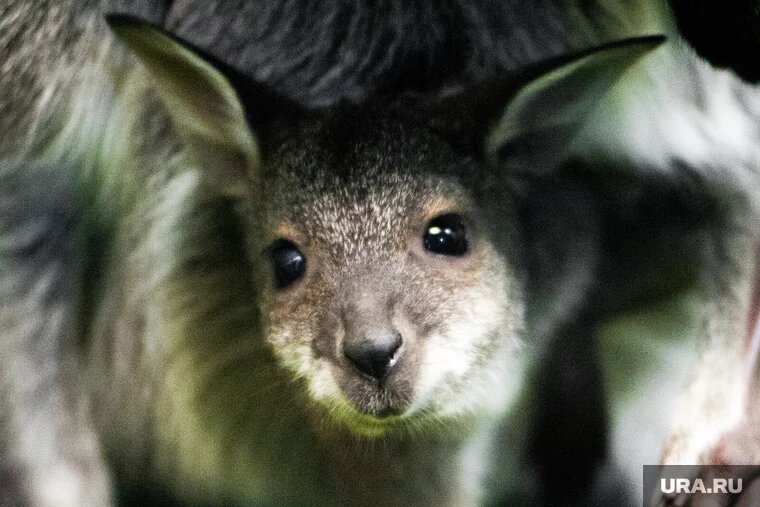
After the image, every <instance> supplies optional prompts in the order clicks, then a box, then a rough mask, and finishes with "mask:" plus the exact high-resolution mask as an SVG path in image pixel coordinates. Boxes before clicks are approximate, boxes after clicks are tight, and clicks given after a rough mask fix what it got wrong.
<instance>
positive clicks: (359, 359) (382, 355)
mask: <svg viewBox="0 0 760 507" xmlns="http://www.w3.org/2000/svg"><path fill="white" fill-rule="evenodd" d="M400 346H401V335H400V334H399V333H398V332H390V333H381V334H378V335H375V336H365V337H363V338H361V339H358V340H347V341H345V342H344V343H343V354H345V356H346V357H347V358H348V360H349V361H351V363H352V364H353V365H354V366H355V367H356V369H358V370H359V371H360V372H362V373H364V374H366V375H369V376H370V377H372V378H374V379H377V380H380V379H382V378H383V377H384V376H385V374H386V373H388V370H389V369H390V368H391V366H393V365H394V364H395V362H396V360H397V359H398V358H397V357H396V355H397V354H396V352H397V351H398V349H399V347H400Z"/></svg>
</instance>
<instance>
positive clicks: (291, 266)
mask: <svg viewBox="0 0 760 507" xmlns="http://www.w3.org/2000/svg"><path fill="white" fill-rule="evenodd" d="M266 253H267V256H268V257H269V260H270V261H271V262H272V269H273V270H274V285H275V287H276V288H277V289H285V288H287V287H289V286H290V285H292V284H293V283H295V282H296V281H297V280H298V279H299V278H301V277H302V276H303V275H304V273H305V272H306V257H305V256H304V255H303V254H302V253H301V251H300V250H299V249H298V247H297V246H296V245H295V244H294V243H292V242H291V241H288V240H287V239H278V240H276V241H275V242H274V243H272V244H271V245H270V246H269V248H267V249H266Z"/></svg>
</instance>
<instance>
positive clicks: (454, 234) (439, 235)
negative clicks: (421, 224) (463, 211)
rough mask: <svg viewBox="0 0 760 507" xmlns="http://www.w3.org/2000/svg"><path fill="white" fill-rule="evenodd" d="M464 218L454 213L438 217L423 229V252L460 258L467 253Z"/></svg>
mask: <svg viewBox="0 0 760 507" xmlns="http://www.w3.org/2000/svg"><path fill="white" fill-rule="evenodd" d="M464 222H465V221H464V218H463V217H461V216H460V215H457V214H455V213H447V214H445V215H439V216H437V217H435V218H434V219H432V220H431V221H430V222H429V223H428V224H427V227H425V235H424V236H423V238H422V241H423V244H424V245H425V250H427V251H428V252H433V253H436V254H441V255H452V256H457V257H459V256H462V255H464V254H466V253H467V250H468V245H467V234H466V230H465V226H464Z"/></svg>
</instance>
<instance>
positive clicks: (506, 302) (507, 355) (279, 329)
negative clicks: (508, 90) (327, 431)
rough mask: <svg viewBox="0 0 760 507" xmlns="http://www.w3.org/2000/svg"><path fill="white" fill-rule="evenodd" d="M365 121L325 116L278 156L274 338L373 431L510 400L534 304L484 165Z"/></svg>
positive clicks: (271, 286)
mask: <svg viewBox="0 0 760 507" xmlns="http://www.w3.org/2000/svg"><path fill="white" fill-rule="evenodd" d="M340 121H345V118H340ZM353 127H354V128H352V127H351V126H349V127H348V130H353V131H355V132H362V133H363V134H364V135H353V136H349V137H348V138H346V137H344V136H345V132H346V130H347V129H345V128H343V127H341V128H339V129H337V130H336V129H333V128H332V127H331V126H330V125H329V121H328V122H326V123H324V122H321V123H320V124H319V125H318V126H315V127H314V128H313V129H311V128H310V129H306V130H305V131H302V132H301V133H300V136H296V138H297V139H299V140H300V141H301V143H302V145H301V146H300V147H299V149H300V150H296V149H295V146H293V145H291V144H290V143H286V144H285V145H283V146H281V147H280V148H279V149H278V150H277V151H276V152H275V154H274V155H273V156H272V157H271V159H270V160H268V162H267V166H266V171H265V173H266V172H267V171H268V174H269V176H268V177H267V178H266V180H265V182H266V183H265V185H266V187H265V192H264V195H266V196H267V198H268V206H267V210H266V213H265V215H266V217H267V224H266V225H267V234H268V237H267V242H266V243H267V245H268V247H267V248H266V251H265V254H264V255H265V256H266V258H267V259H268V262H267V264H268V265H269V270H270V276H269V282H268V284H267V288H266V290H265V295H264V303H263V306H264V311H263V313H264V317H265V326H266V330H267V331H266V334H267V339H268V341H269V342H270V343H271V345H272V346H273V348H274V350H275V352H276V353H277V355H278V357H279V358H280V360H281V361H282V362H283V363H284V364H285V365H286V366H287V367H288V368H290V369H291V370H292V371H293V372H294V373H295V375H297V376H298V377H302V378H304V379H306V382H307V385H308V388H309V391H310V396H311V398H312V399H313V400H314V401H315V402H316V403H317V405H320V406H323V407H324V408H325V409H326V410H325V413H326V414H330V415H331V416H333V417H335V418H337V419H338V420H339V422H342V423H344V424H347V425H348V426H349V427H350V428H352V429H354V430H356V431H359V432H361V433H365V434H366V433H369V434H373V433H376V432H381V431H384V430H386V429H389V428H392V427H396V426H400V425H403V424H404V423H405V422H414V421H420V420H430V421H433V420H440V419H441V418H442V417H446V416H452V417H453V416H461V415H464V414H470V413H472V412H474V411H477V410H480V409H483V408H484V407H488V406H490V405H494V406H504V400H503V393H504V392H505V390H508V385H509V384H510V382H509V380H508V379H506V378H505V376H506V375H508V374H509V373H515V372H516V370H517V368H516V367H515V366H514V364H513V360H514V359H515V357H514V356H516V355H517V353H518V352H517V351H516V345H517V341H518V338H517V333H518V328H519V327H520V324H521V307H520V305H519V304H518V303H517V301H516V298H515V294H514V284H513V283H512V279H511V277H510V275H509V273H508V268H507V265H506V262H505V259H504V257H503V256H502V255H501V254H500V253H499V252H498V251H497V249H496V247H495V246H494V244H493V243H492V241H491V240H490V238H489V232H490V231H491V230H492V228H491V227H490V226H489V225H488V224H486V223H485V218H484V214H483V212H482V210H481V209H479V208H478V206H477V205H476V203H475V202H474V200H473V195H472V190H471V189H468V188H466V186H465V185H464V184H463V178H461V176H460V175H461V174H462V173H463V171H464V172H466V171H468V170H474V167H473V163H472V162H471V161H469V160H467V159H464V158H459V157H457V156H456V155H454V153H453V151H452V150H451V149H450V148H449V147H448V146H446V145H445V143H444V142H443V141H440V140H436V139H435V137H434V136H432V135H431V134H421V133H420V132H415V131H414V129H413V128H407V127H405V126H404V125H402V124H394V123H392V122H383V121H375V125H354V126H353ZM317 132H318V134H317ZM310 136H313V137H311V139H310V140H309V141H304V139H309V138H310ZM336 137H340V138H341V143H338V144H334V143H335V142H336V141H337V139H336ZM342 141H346V142H348V143H352V144H350V145H349V146H345V145H343V144H342ZM304 145H305V146H306V147H307V150H306V152H305V151H304ZM334 146H341V148H340V150H335V149H334V148H333V147H334ZM294 153H299V155H298V156H297V157H296V156H294V155H293V154H294ZM510 369H511V370H512V371H509V370H510Z"/></svg>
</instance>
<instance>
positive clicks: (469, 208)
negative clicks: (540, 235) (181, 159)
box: [110, 17, 662, 435]
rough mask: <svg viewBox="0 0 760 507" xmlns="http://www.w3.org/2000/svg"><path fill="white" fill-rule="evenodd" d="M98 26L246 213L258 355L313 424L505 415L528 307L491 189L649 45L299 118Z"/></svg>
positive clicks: (274, 101) (569, 139)
mask: <svg viewBox="0 0 760 507" xmlns="http://www.w3.org/2000/svg"><path fill="white" fill-rule="evenodd" d="M110 23H111V26H112V27H113V29H114V30H115V31H116V33H117V34H118V35H119V36H120V37H121V38H122V40H124V41H125V42H126V43H127V44H128V45H129V46H130V47H131V48H132V49H133V50H134V52H135V53H136V55H137V56H138V57H139V59H140V60H141V62H142V63H143V65H144V66H145V68H146V69H147V70H148V71H149V73H150V74H151V75H152V76H153V83H154V85H155V87H156V90H157V92H158V94H159V96H160V97H161V98H162V99H163V102H164V105H165V106H166V108H167V111H168V112H169V114H170V116H171V118H172V121H173V124H174V126H175V127H176V130H177V132H178V133H179V134H180V135H181V136H182V138H183V139H184V140H185V141H186V142H187V147H188V149H189V151H190V154H191V155H193V157H192V159H194V162H195V165H197V166H198V168H202V170H203V172H204V175H205V179H206V181H208V182H213V185H214V186H216V187H218V191H219V192H220V193H221V194H223V195H227V196H234V197H235V199H238V200H239V199H242V200H244V201H247V202H245V205H244V206H242V207H243V208H245V209H246V210H248V211H249V212H250V214H251V215H252V216H251V218H253V219H252V220H250V221H249V223H250V228H249V229H248V231H247V240H248V242H249V245H250V246H253V251H252V253H253V255H254V257H255V259H252V261H253V262H252V264H253V265H254V266H255V267H256V269H255V276H256V278H257V279H261V278H262V276H261V275H262V274H264V272H266V271H268V275H269V276H268V277H265V278H267V279H268V282H265V283H263V284H260V283H259V284H256V285H257V288H258V289H260V294H257V295H260V297H261V306H262V310H263V318H264V327H265V338H266V340H267V341H268V342H269V344H270V345H271V348H272V350H273V351H274V352H275V354H276V355H277V357H278V358H279V360H280V361H281V362H282V364H283V365H284V366H286V367H287V368H288V369H290V370H291V372H292V373H293V375H294V378H297V379H303V380H305V382H306V384H307V386H308V389H309V392H310V397H311V399H312V401H313V402H315V404H316V405H318V406H320V407H321V408H322V413H323V414H325V415H327V416H330V417H332V418H333V419H334V420H335V421H337V422H339V423H341V424H344V425H346V426H348V427H349V428H351V429H352V430H354V431H356V432H359V433H363V434H371V435H376V434H378V433H382V432H383V431H386V430H388V429H389V428H396V427H403V426H404V425H408V426H409V427H410V428H413V429H419V428H420V425H421V424H422V423H423V422H425V421H430V424H431V425H434V426H437V425H439V424H440V422H441V421H444V420H446V419H447V418H457V419H461V416H463V415H467V414H472V413H475V412H478V411H482V410H483V409H487V408H492V409H494V410H498V411H503V410H504V409H505V408H506V405H507V400H508V399H509V397H510V396H511V395H513V394H514V393H515V391H516V390H517V389H518V388H519V386H520V380H521V377H522V374H521V371H520V368H519V365H520V364H522V362H521V361H520V360H519V359H518V356H519V354H518V353H517V351H516V349H517V343H518V339H517V334H518V331H519V328H520V327H521V323H522V305H521V304H520V301H521V299H522V298H521V297H519V294H516V293H515V292H516V290H515V284H514V283H513V277H512V275H511V274H510V272H509V270H508V267H507V263H506V260H505V255H506V254H507V253H508V252H510V248H509V241H504V238H505V237H508V236H510V233H511V227H509V226H505V223H509V220H510V218H509V214H508V213H506V212H505V208H504V207H501V204H502V199H503V198H505V196H503V195H494V193H499V192H500V191H498V187H499V186H500V183H499V182H502V183H503V181H504V179H505V178H506V172H511V173H516V174H522V173H524V174H528V175H530V174H534V173H536V172H537V171H539V172H541V173H542V174H545V173H546V171H551V170H552V168H555V167H556V166H557V164H558V163H559V161H561V160H562V158H563V157H565V156H566V155H567V153H568V151H569V150H570V149H571V147H572V146H573V143H574V141H575V138H576V136H577V135H578V133H579V132H582V130H583V128H582V127H583V126H584V124H585V123H586V122H587V121H588V120H589V118H593V117H594V116H593V112H594V110H595V108H596V107H597V106H598V103H599V101H600V100H602V99H603V98H604V96H605V95H606V94H607V93H608V91H609V90H610V89H611V88H612V87H613V86H614V85H615V83H616V82H617V81H618V79H620V77H621V76H622V75H623V74H624V73H625V72H626V71H627V69H628V68H629V67H630V66H631V65H633V64H634V63H635V62H636V61H637V60H638V59H639V58H640V57H642V56H643V55H644V54H646V53H648V52H649V51H651V50H652V49H654V48H655V47H657V46H658V45H659V44H660V43H661V42H662V38H660V37H644V38H639V39H629V40H626V41H618V42H614V43H610V44H608V45H606V46H601V47H598V48H592V49H590V50H587V51H582V52H580V53H577V54H574V55H566V56H564V57H558V58H554V59H551V60H548V61H546V62H542V63H541V62H540V63H538V64H536V65H533V66H530V67H528V68H526V69H524V70H523V71H520V72H516V73H511V74H506V75H504V76H501V77H498V78H496V79H494V80H489V81H488V82H485V83H480V84H478V85H475V86H473V87H472V89H468V90H464V91H463V92H461V93H458V94H455V95H451V96H449V97H444V98H442V99H441V98H438V99H435V98H430V99H429V100H421V99H420V97H413V98H410V100H409V101H407V103H406V104H405V105H404V104H401V103H396V104H395V105H394V104H387V103H385V104H381V103H379V102H378V103H376V104H374V105H372V104H369V105H364V106H362V107H360V108H359V107H357V108H350V107H349V108H345V107H338V108H333V109H331V110H327V111H324V110H323V111H304V110H302V109H301V108H300V107H299V106H297V105H296V104H293V103H291V102H290V101H289V100H287V99H286V98H284V97H282V96H281V95H279V94H278V93H277V91H276V90H270V89H269V88H268V87H267V86H265V85H264V84H263V83H258V82H254V81H252V80H250V79H248V78H247V77H245V76H243V75H242V74H240V73H239V72H236V71H235V70H234V69H232V68H230V67H229V66H228V65H225V64H224V63H222V62H220V61H217V60H215V59H214V58H212V57H210V56H208V55H206V54H204V53H203V52H199V51H196V50H195V49H194V48H193V47H192V46H189V45H186V44H184V43H182V42H181V41H179V40H177V39H176V38H174V37H171V36H168V35H167V34H164V33H162V32H161V31H160V30H158V29H156V28H155V27H153V26H151V25H147V24H145V23H143V22H140V21H137V20H131V19H128V18H124V17H116V18H111V20H110ZM444 139H445V141H444ZM476 159H477V160H478V161H479V162H478V163H476V162H475V160H476ZM485 161H487V162H488V163H485ZM486 167H488V168H489V170H490V171H491V172H490V173H489V174H481V173H479V172H478V170H479V169H483V168H486ZM473 182H480V183H478V185H482V186H483V187H484V188H476V187H474V183H473ZM483 184H484V185H483ZM494 190H497V191H496V192H494ZM484 195H489V197H485V198H484V197H483V196H484ZM249 204H250V206H249ZM262 236H264V237H265V239H264V242H263V243H262ZM261 245H267V246H266V248H264V251H263V252H260V251H259V246H261ZM259 254H261V255H264V256H265V258H266V260H265V261H264V262H263V263H262V262H260V261H261V258H260V256H259ZM262 265H263V266H265V268H264V269H263V270H261V269H258V268H259V267H260V266H262ZM266 266H268V268H266ZM186 335H187V336H186ZM192 335H193V333H192V332H187V333H184V334H182V336H180V337H179V338H178V340H177V341H179V342H182V341H187V342H188V343H189V344H192V343H193V342H192V340H190V337H191V336H192ZM187 349H188V350H191V351H195V349H194V348H193V346H188V347H187ZM196 352H197V353H198V354H199V355H203V356H204V360H205V349H204V350H198V351H196Z"/></svg>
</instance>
